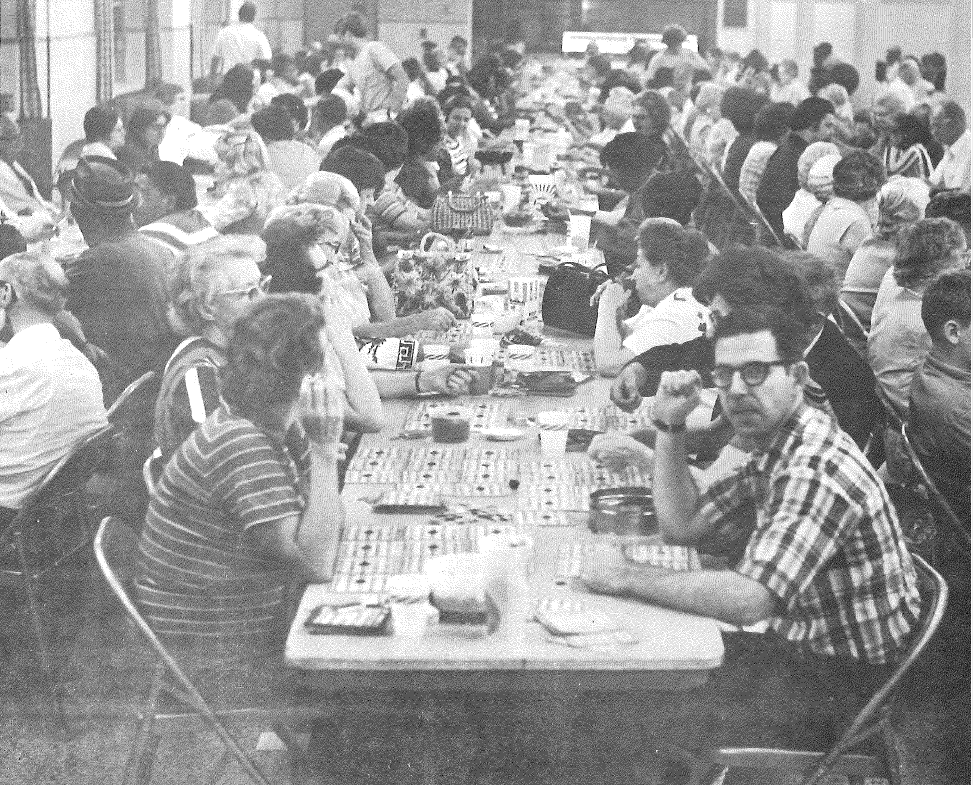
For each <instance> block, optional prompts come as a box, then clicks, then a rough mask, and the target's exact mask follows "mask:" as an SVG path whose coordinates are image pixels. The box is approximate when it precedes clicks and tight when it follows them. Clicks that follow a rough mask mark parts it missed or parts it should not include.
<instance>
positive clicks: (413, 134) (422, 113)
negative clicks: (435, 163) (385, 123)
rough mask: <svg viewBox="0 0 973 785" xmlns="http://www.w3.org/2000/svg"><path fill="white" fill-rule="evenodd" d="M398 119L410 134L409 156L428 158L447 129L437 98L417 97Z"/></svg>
mask: <svg viewBox="0 0 973 785" xmlns="http://www.w3.org/2000/svg"><path fill="white" fill-rule="evenodd" d="M398 121H399V125H401V126H402V127H403V128H404V129H405V131H406V133H407V134H408V135H409V145H408V153H407V155H408V157H409V158H418V159H420V160H422V159H425V158H427V157H428V156H429V154H430V153H432V151H433V150H435V149H436V147H437V146H438V145H439V143H440V142H442V140H443V133H445V130H446V129H445V125H444V124H443V118H442V115H441V114H440V111H439V105H438V104H437V103H436V101H435V99H432V98H419V99H417V100H416V101H415V102H414V103H413V104H412V105H411V106H409V108H408V109H405V110H403V111H402V112H400V113H399V116H398Z"/></svg>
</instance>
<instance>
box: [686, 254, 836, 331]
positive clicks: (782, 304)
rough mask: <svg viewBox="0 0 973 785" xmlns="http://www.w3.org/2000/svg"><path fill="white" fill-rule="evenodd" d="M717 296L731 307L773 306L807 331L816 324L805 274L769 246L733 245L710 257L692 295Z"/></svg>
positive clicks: (708, 298)
mask: <svg viewBox="0 0 973 785" xmlns="http://www.w3.org/2000/svg"><path fill="white" fill-rule="evenodd" d="M716 295H720V296H721V297H722V298H723V299H724V300H726V302H727V304H728V305H729V306H730V308H731V309H733V310H736V309H738V308H740V309H747V310H751V311H759V310H763V309H767V308H776V309H778V310H780V311H783V312H785V313H788V314H790V315H791V316H792V317H793V318H794V319H796V320H797V321H798V322H800V323H801V324H803V325H804V327H805V330H808V331H809V330H811V329H812V328H813V327H814V326H815V325H817V324H818V323H819V318H818V315H817V312H816V310H815V308H814V301H813V300H812V299H811V292H810V290H809V289H808V285H807V282H806V281H805V279H804V277H803V276H802V275H801V274H800V273H799V272H798V271H797V269H795V267H794V265H792V264H789V263H788V262H787V261H785V260H784V259H783V258H782V257H781V256H779V255H778V254H776V253H775V252H774V251H771V250H770V249H768V248H760V247H758V246H751V247H746V246H742V245H734V246H731V247H730V248H728V249H726V250H725V251H723V252H722V253H720V254H718V255H717V256H715V257H713V258H712V259H710V260H709V262H708V263H707V264H706V265H705V266H704V267H703V271H702V272H701V273H700V276H699V279H698V280H697V281H696V284H695V286H693V296H694V297H695V298H696V299H697V300H699V301H700V302H701V303H708V302H711V301H712V299H713V298H714V297H715V296H716Z"/></svg>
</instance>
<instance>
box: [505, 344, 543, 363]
mask: <svg viewBox="0 0 973 785" xmlns="http://www.w3.org/2000/svg"><path fill="white" fill-rule="evenodd" d="M536 351H537V347H536V346H530V345H528V344H523V343H512V344H510V346H508V347H507V359H508V360H514V361H517V362H525V361H527V360H533V359H534V353H535V352H536Z"/></svg>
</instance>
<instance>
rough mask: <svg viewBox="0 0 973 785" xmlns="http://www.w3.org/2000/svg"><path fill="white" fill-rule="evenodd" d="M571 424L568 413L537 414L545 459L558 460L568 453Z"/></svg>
mask: <svg viewBox="0 0 973 785" xmlns="http://www.w3.org/2000/svg"><path fill="white" fill-rule="evenodd" d="M569 422H570V418H569V416H568V413H567V412H558V411H549V412H539V413H538V414H537V425H538V427H539V428H540V437H541V454H542V455H543V456H544V457H545V458H557V457H558V456H561V455H564V453H565V452H566V451H567V446H568V425H569Z"/></svg>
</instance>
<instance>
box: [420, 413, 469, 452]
mask: <svg viewBox="0 0 973 785" xmlns="http://www.w3.org/2000/svg"><path fill="white" fill-rule="evenodd" d="M472 420H473V415H472V414H471V413H470V411H469V410H468V409H465V408H463V407H462V406H455V405H453V404H447V405H443V406H435V407H431V408H430V409H429V424H430V426H431V427H432V440H433V441H434V442H439V443H441V444H455V443H457V442H465V441H466V440H467V439H469V438H470V427H471V422H472Z"/></svg>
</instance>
